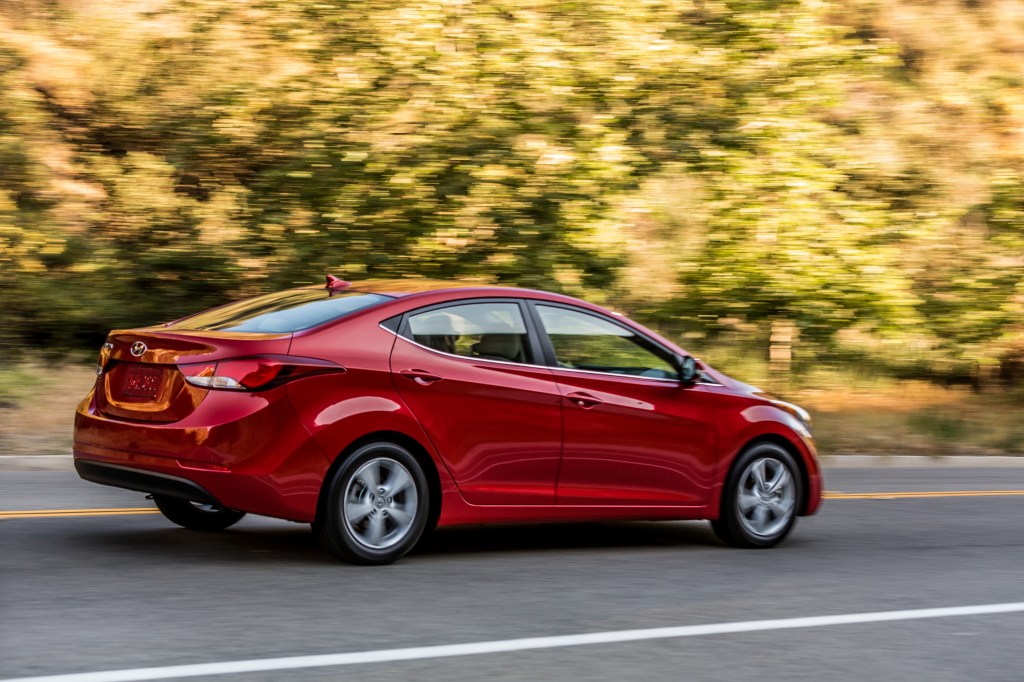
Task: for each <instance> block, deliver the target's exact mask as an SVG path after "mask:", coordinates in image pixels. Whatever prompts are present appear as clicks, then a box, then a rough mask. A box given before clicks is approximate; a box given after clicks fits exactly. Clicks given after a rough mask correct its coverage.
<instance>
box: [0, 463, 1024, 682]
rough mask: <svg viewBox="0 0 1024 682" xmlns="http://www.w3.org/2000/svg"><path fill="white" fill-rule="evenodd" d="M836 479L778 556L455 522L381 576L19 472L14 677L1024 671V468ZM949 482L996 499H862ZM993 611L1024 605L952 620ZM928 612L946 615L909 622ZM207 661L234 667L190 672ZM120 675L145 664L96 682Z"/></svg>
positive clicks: (7, 548)
mask: <svg viewBox="0 0 1024 682" xmlns="http://www.w3.org/2000/svg"><path fill="white" fill-rule="evenodd" d="M826 484H827V485H826V487H827V488H828V490H829V491H832V492H833V493H845V494H846V495H847V496H846V497H838V498H837V499H830V500H827V501H826V503H825V505H824V507H823V509H822V511H821V513H820V514H819V515H818V516H815V517H811V518H807V519H801V520H800V521H799V523H798V524H797V527H796V529H795V531H794V533H793V535H792V536H791V537H790V538H789V539H788V540H787V541H786V543H785V544H783V545H782V546H780V547H779V548H777V549H774V550H769V551H756V550H748V551H744V550H735V549H729V548H726V547H723V546H721V545H720V544H718V542H717V541H716V540H715V539H714V537H713V535H712V534H711V532H710V529H709V528H708V527H707V524H705V523H614V524H597V525H575V524H574V525H559V526H544V527H526V526H514V527H502V528H472V529H459V530H450V531H441V532H438V533H437V534H436V535H435V536H434V537H433V538H432V539H431V540H430V542H429V543H428V544H427V545H426V546H425V547H423V548H422V549H420V550H418V551H417V552H416V553H414V554H413V555H410V556H408V557H406V558H405V559H403V560H401V561H400V562H398V563H397V564H394V565H392V566H387V567H384V568H362V567H355V566H349V565H346V564H344V563H340V562H338V561H336V560H334V559H332V558H330V557H329V556H328V555H326V554H324V553H323V552H321V551H320V550H319V549H318V548H317V547H316V545H315V543H314V541H313V538H312V536H311V534H310V532H309V529H308V527H306V526H303V525H297V524H291V523H286V522H280V521H274V520H268V519H261V518H254V517H249V518H246V519H245V520H243V521H242V522H241V523H240V524H239V525H238V526H236V527H235V528H233V529H232V530H230V531H228V532H226V533H222V534H200V533H194V532H190V531H186V530H182V529H179V528H177V527H176V526H173V525H171V524H170V523H169V522H167V521H166V520H164V519H163V517H161V516H160V515H158V514H153V513H141V512H134V511H131V512H128V513H112V512H90V513H89V515H83V514H81V513H77V514H67V513H64V510H82V509H85V510H95V509H128V510H135V509H147V508H149V509H151V508H152V503H151V502H148V501H146V500H145V499H144V498H143V496H142V495H141V494H137V493H132V492H128V491H120V490H116V489H111V488H104V487H101V486H96V485H92V484H89V483H85V482H83V481H80V480H78V479H77V477H76V476H75V475H74V473H72V472H67V471H54V472H25V471H21V472H17V471H2V472H0V680H6V679H11V678H23V677H38V676H47V675H58V674H73V676H72V677H67V678H65V679H67V680H69V681H72V682H86V680H92V681H93V682H99V681H100V680H113V679H126V680H127V679H143V677H142V675H143V672H140V671H139V669H141V668H156V669H157V670H156V671H155V672H150V673H146V674H149V675H151V677H149V678H147V679H174V678H173V677H172V675H175V674H179V675H180V674H185V675H189V677H186V678H184V679H192V680H211V681H212V680H217V681H218V682H228V681H231V680H256V681H257V682H263V681H266V682H271V681H277V680H301V681H308V680H350V679H351V680H371V679H372V680H374V681H375V682H386V681H390V680H446V681H448V680H466V681H471V680H472V681H476V680H523V681H527V680H529V681H535V680H580V681H583V680H585V681H587V682H593V681H597V680H615V681H619V680H645V681H649V680H666V681H668V680H672V681H677V680H694V681H700V680H709V681H710V680H715V681H718V680H728V681H730V682H736V681H745V680H751V681H757V682H764V681H767V680H773V681H774V680H829V681H843V680H850V681H854V680H856V681H858V682H859V681H861V680H872V679H874V680H880V681H881V680H901V681H902V680H927V681H928V682H936V681H938V680H971V681H972V682H978V681H982V680H1005V681H1007V682H1010V681H1014V682H1017V681H1019V680H1022V679H1024V604H1022V603H1021V602H1024V530H1022V527H1021V525H1022V522H1021V519H1022V518H1024V469H1022V468H1015V469H980V468H979V469H950V468H945V469H927V468H917V469H894V468H876V469H841V470H833V471H831V472H827V474H826ZM949 491H968V492H971V493H982V492H984V493H988V494H986V495H980V494H972V495H967V496H950V495H948V494H942V495H938V496H915V497H899V496H897V497H893V498H891V499H884V496H880V495H873V496H872V495H869V496H867V497H859V496H851V494H857V493H885V494H891V493H901V492H936V493H942V492H946V493H948V492H949ZM993 491H1018V492H1021V494H1020V495H1017V494H1006V495H993V494H991V493H992V492H993ZM32 510H36V511H37V512H38V510H59V511H61V513H59V514H38V513H35V514H28V513H25V512H31V511H32ZM10 512H21V513H19V514H11V513H10ZM988 605H1002V606H1000V607H999V608H1005V609H1009V610H1007V611H1005V612H1001V613H1000V612H997V613H985V612H983V611H984V609H980V610H977V609H976V610H974V611H970V610H969V611H968V614H969V615H964V614H962V613H960V612H957V611H948V610H944V609H949V608H951V607H987V606H988ZM1005 605H1009V606H1005ZM918 609H939V611H929V612H925V613H918V612H916V611H915V613H911V614H904V615H903V616H893V615H892V613H891V612H894V611H905V610H918ZM865 613H867V614H873V615H869V616H865V617H861V616H858V615H857V614H865ZM886 614H889V615H886ZM821 616H837V617H838V618H836V619H831V620H829V619H821V618H818V617H821ZM926 616H927V617H926ZM894 617H900V618H902V619H900V620H888V619H889V618H894ZM793 618H811V620H809V621H806V622H805V621H800V622H797V623H794V622H793V621H791V620H788V619H793ZM858 618H862V620H863V622H850V620H851V619H852V620H853V621H856V620H857V619H858ZM752 621H773V622H774V623H769V624H767V625H765V624H756V623H755V624H754V625H751V622H752ZM716 624H728V625H726V626H722V627H717V628H716V627H703V626H708V625H713V626H714V625H716ZM737 624H739V625H737ZM796 625H799V627H795V626H796ZM691 626H697V627H691ZM652 628H674V629H671V630H662V631H651V630H650V629H652ZM723 629H724V630H730V629H732V631H726V632H723V631H722V630H723ZM636 630H641V631H642V632H640V633H638V634H632V635H628V636H623V635H622V634H621V633H622V632H623V631H630V632H632V631H636ZM609 633H611V634H609ZM575 635H581V636H582V637H581V638H576V639H573V638H572V637H568V638H567V637H565V636H575ZM588 637H589V638H590V639H588ZM631 637H632V638H633V639H630V638H631ZM523 638H541V639H536V640H534V639H531V640H530V641H527V642H525V643H524V642H523V641H521V640H523ZM602 638H604V639H603V640H602ZM480 642H485V643H489V644H486V645H485V646H483V647H482V648H481V647H479V646H478V647H477V649H474V648H473V646H469V647H466V646H454V647H451V646H449V648H447V649H443V650H439V649H429V648H428V649H417V650H416V651H414V652H413V653H412V654H409V653H408V652H403V651H400V650H403V649H406V648H410V647H413V648H417V647H436V646H448V645H467V644H469V645H474V643H480ZM495 643H496V644H495ZM353 652H373V653H372V654H369V655H365V656H363V658H359V657H352V656H348V657H347V658H346V657H345V655H347V654H351V653H353ZM467 654H472V655H467ZM317 655H321V656H326V657H327V658H320V659H309V658H305V657H309V656H317ZM334 655H342V656H334ZM332 656H333V657H332ZM403 657H408V658H409V660H400V659H402V658H403ZM274 658H280V659H282V661H280V662H278V663H276V664H275V665H277V666H278V668H279V669H276V670H267V669H266V667H267V666H266V664H265V661H266V659H274ZM366 660H369V661H375V662H359V661H366ZM239 661H257V664H256V665H255V666H252V665H251V664H250V667H249V668H246V664H240V663H238V662H239ZM261 661H262V662H264V663H260V662H261ZM193 664H223V665H222V666H221V667H204V668H186V669H175V668H172V666H182V665H193ZM261 665H262V666H263V668H262V671H261V667H260V666H261ZM111 670H128V671H130V672H127V673H123V674H122V675H121V677H117V676H116V675H106V676H104V675H97V676H92V677H89V676H85V675H81V674H82V673H89V672H95V671H111ZM154 675H155V677H154Z"/></svg>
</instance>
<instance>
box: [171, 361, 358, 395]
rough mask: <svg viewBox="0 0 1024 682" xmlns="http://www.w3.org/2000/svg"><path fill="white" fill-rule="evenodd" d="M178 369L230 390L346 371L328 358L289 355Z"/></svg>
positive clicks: (195, 381)
mask: <svg viewBox="0 0 1024 682" xmlns="http://www.w3.org/2000/svg"><path fill="white" fill-rule="evenodd" d="M178 369H179V370H180V371H181V374H182V376H183V377H184V378H185V381H187V382H188V383H190V384H192V385H193V386H200V387H202V388H214V389H223V390H227V391H262V390H266V389H270V388H275V387H277V386H280V385H281V384H284V383H286V382H288V381H291V380H293V379H299V378H302V377H308V376H314V375H317V374H337V373H341V372H344V371H345V368H344V367H342V366H341V365H338V364H335V363H333V362H328V361H327V360H317V359H314V358H297V357H292V356H288V355H266V356H259V357H251V358H235V359H231V360H220V361H217V362H200V363H196V364H188V365H179V366H178Z"/></svg>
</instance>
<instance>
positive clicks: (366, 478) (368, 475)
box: [359, 460, 380, 492]
mask: <svg viewBox="0 0 1024 682" xmlns="http://www.w3.org/2000/svg"><path fill="white" fill-rule="evenodd" d="M359 479H360V480H361V481H362V482H363V485H364V486H366V487H367V488H368V489H369V490H371V491H374V492H376V490H377V486H378V485H379V481H380V463H379V462H377V461H376V460H373V461H371V462H368V463H367V465H366V466H365V467H364V468H363V470H362V471H361V472H359Z"/></svg>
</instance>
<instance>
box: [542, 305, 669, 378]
mask: <svg viewBox="0 0 1024 682" xmlns="http://www.w3.org/2000/svg"><path fill="white" fill-rule="evenodd" d="M537 313H538V314H539V315H540V320H541V324H542V325H543V326H544V331H545V332H547V335H548V338H550V339H551V345H552V347H553V348H554V350H555V359H556V360H557V361H558V366H559V367H565V368H568V369H585V370H589V371H591V372H608V373H610V374H627V375H630V376H640V377H652V378H655V379H676V378H677V377H678V373H677V372H676V368H675V367H674V366H673V364H672V362H671V359H670V357H669V355H668V354H667V353H666V352H665V351H663V350H661V349H660V348H658V347H656V346H654V345H653V344H652V343H651V342H649V341H647V340H646V339H644V338H643V337H641V336H639V335H637V334H635V333H633V332H632V331H630V330H629V329H626V328H625V327H620V326H619V325H617V324H614V323H612V322H609V321H608V320H604V319H602V318H600V317H597V316H595V315H590V314H587V313H584V312H577V311H573V310H568V309H566V308H558V307H555V306H546V305H538V306H537Z"/></svg>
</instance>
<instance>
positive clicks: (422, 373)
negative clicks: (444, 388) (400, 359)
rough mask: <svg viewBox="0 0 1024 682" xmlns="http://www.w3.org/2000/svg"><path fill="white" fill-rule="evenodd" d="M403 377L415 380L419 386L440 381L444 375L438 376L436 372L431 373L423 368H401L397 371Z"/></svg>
mask: <svg viewBox="0 0 1024 682" xmlns="http://www.w3.org/2000/svg"><path fill="white" fill-rule="evenodd" d="M399 374H401V375H402V376H403V377H405V378H406V379H409V380H411V381H415V382H416V383H417V384H419V385H420V386H429V385H430V384H432V383H434V382H435V381H441V379H443V378H444V377H439V376H437V375H436V374H432V373H431V372H428V371H427V370H425V369H403V370H402V371H401V372H399Z"/></svg>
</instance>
